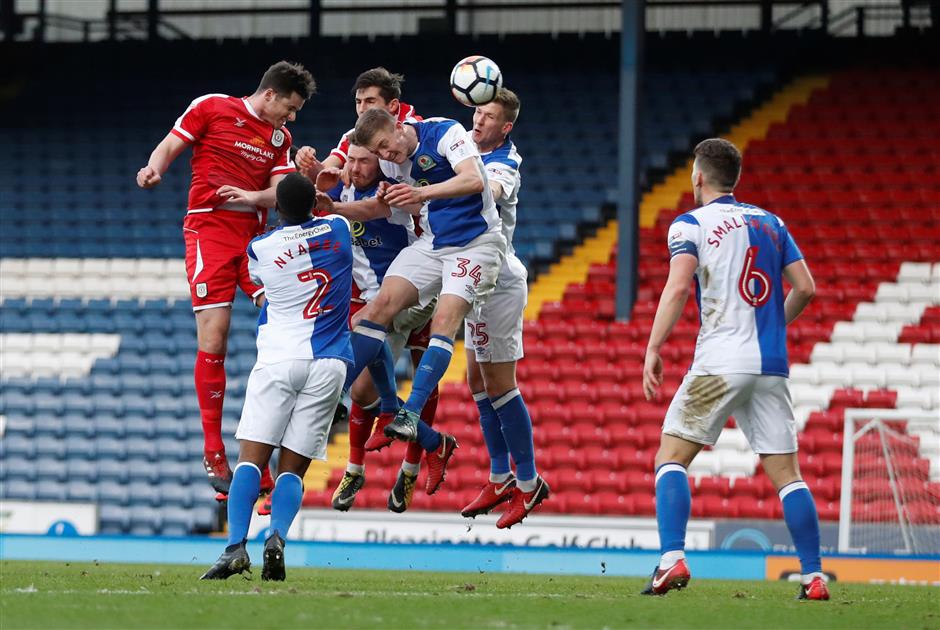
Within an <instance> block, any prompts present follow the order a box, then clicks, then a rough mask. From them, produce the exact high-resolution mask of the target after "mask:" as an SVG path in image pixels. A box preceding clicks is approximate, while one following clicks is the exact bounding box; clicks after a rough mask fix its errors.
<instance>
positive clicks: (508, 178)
mask: <svg viewBox="0 0 940 630" xmlns="http://www.w3.org/2000/svg"><path fill="white" fill-rule="evenodd" d="M480 158H481V159H482V160H483V168H484V169H486V176H487V177H488V178H489V179H490V181H495V182H499V185H500V186H502V188H503V194H502V196H501V197H500V198H499V199H496V210H497V211H498V212H499V218H500V220H501V221H502V222H503V236H504V237H506V253H507V254H511V253H513V252H514V250H513V247H512V235H513V233H514V232H515V231H516V205H518V203H519V189H520V188H521V187H522V175H520V174H519V167H520V166H521V165H522V156H521V155H519V151H517V150H516V145H515V144H513V142H512V140H510V139H509V137H508V136H507V137H506V140H505V141H504V142H503V143H502V144H501V145H499V146H498V147H496V148H495V149H493V150H492V151H490V152H489V153H481V154H480Z"/></svg>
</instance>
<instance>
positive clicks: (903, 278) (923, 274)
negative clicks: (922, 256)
mask: <svg viewBox="0 0 940 630" xmlns="http://www.w3.org/2000/svg"><path fill="white" fill-rule="evenodd" d="M928 280H930V263H920V262H903V263H901V271H900V272H899V273H898V282H904V283H909V282H927V281H928Z"/></svg>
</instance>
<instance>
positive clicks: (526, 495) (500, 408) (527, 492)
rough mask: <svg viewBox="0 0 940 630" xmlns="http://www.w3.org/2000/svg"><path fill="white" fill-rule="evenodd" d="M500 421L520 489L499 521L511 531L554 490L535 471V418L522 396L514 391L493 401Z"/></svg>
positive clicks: (518, 488) (514, 491)
mask: <svg viewBox="0 0 940 630" xmlns="http://www.w3.org/2000/svg"><path fill="white" fill-rule="evenodd" d="M491 403H492V405H493V410H494V412H495V413H496V415H497V417H498V418H499V424H500V427H501V430H502V434H503V439H504V440H505V442H506V446H507V447H508V448H509V453H510V455H512V460H513V462H514V463H515V464H516V488H515V490H513V492H512V498H511V499H510V501H509V507H508V508H507V509H506V511H505V512H503V515H502V516H501V517H500V518H499V520H498V521H497V522H496V527H498V528H500V529H503V528H509V527H512V526H513V525H515V524H516V523H519V522H521V521H522V519H524V518H525V517H526V516H528V515H529V512H531V511H532V510H533V509H535V507H536V506H537V505H539V504H540V503H542V501H544V500H545V499H547V498H548V496H549V494H550V492H551V488H550V487H549V485H548V483H546V481H545V480H544V479H543V478H542V477H541V476H540V475H539V474H538V471H537V470H536V468H535V446H534V444H533V442H532V419H531V417H530V416H529V410H528V408H527V407H526V404H525V401H524V400H523V399H522V393H521V392H520V391H519V389H518V388H514V389H511V390H509V391H508V392H506V393H505V394H503V395H502V396H499V397H498V398H495V399H492V400H491Z"/></svg>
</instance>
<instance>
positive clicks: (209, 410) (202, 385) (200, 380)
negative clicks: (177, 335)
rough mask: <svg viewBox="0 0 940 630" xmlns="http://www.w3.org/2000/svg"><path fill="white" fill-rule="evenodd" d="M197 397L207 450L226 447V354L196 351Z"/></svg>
mask: <svg viewBox="0 0 940 630" xmlns="http://www.w3.org/2000/svg"><path fill="white" fill-rule="evenodd" d="M193 379H194V380H195V382H196V398H197V399H198V400H199V414H200V415H201V416H202V435H203V439H204V448H205V450H206V451H221V450H224V449H225V443H224V442H223V441H222V403H224V402H225V355H224V354H210V353H208V352H203V351H202V350H200V351H199V352H197V353H196V367H195V369H193Z"/></svg>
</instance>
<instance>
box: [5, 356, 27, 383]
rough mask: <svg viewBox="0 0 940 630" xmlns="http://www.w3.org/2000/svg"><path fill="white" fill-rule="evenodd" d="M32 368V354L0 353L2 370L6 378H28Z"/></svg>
mask: <svg viewBox="0 0 940 630" xmlns="http://www.w3.org/2000/svg"><path fill="white" fill-rule="evenodd" d="M32 367H33V360H32V355H31V354H23V353H19V352H17V353H8V352H0V370H2V371H3V376H4V378H10V377H18V376H27V375H28V374H29V373H30V370H31V369H32Z"/></svg>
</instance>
